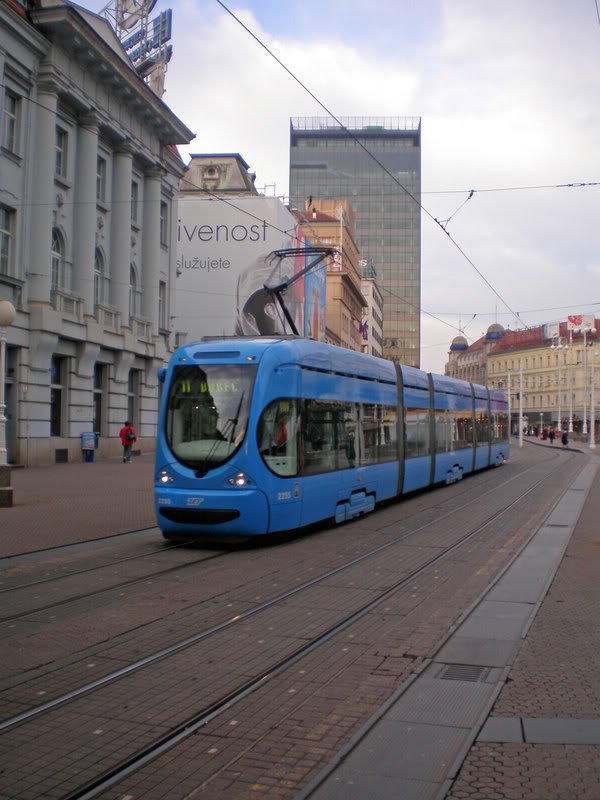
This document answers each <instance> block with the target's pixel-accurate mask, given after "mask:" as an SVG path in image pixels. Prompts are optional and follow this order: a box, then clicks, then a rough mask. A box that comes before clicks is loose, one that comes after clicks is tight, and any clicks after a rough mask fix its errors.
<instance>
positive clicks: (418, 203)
mask: <svg viewBox="0 0 600 800" xmlns="http://www.w3.org/2000/svg"><path fill="white" fill-rule="evenodd" d="M216 2H217V3H218V4H219V5H220V6H221V8H223V10H224V11H226V12H227V13H228V14H229V15H230V16H231V17H232V18H233V19H234V20H235V21H236V22H237V23H238V24H239V25H241V27H242V28H243V29H244V30H245V31H246V32H247V33H248V34H249V35H250V36H251V37H252V38H253V39H254V40H255V41H256V42H257V44H258V45H260V47H262V48H263V49H264V50H265V51H266V52H267V53H268V54H269V55H270V56H271V58H273V59H275V61H276V62H277V63H278V64H279V65H280V66H281V67H282V69H284V70H285V71H286V72H287V73H288V75H289V76H290V77H291V78H292V79H293V80H294V81H296V83H298V84H299V85H300V86H301V87H302V88H303V89H304V91H305V92H307V93H308V94H309V95H310V96H311V97H312V99H313V100H314V101H315V102H316V103H317V104H318V105H319V106H320V107H321V108H322V109H323V110H324V111H325V112H326V113H327V114H328V115H329V116H330V117H331V118H332V119H333V120H334V121H335V122H336V123H337V124H338V125H339V126H340V128H341V129H342V130H343V131H345V132H346V134H348V136H350V138H352V139H353V140H354V141H355V142H356V144H357V145H359V147H361V148H362V149H363V150H364V151H365V153H367V155H368V156H369V157H370V158H371V159H373V161H375V163H376V164H378V165H379V167H380V168H381V169H382V170H383V171H384V172H385V173H386V174H387V175H389V177H390V178H391V179H392V180H393V181H394V183H396V184H397V185H398V186H399V187H400V188H401V189H402V190H403V191H404V192H405V193H406V194H407V195H408V197H409V198H410V199H411V200H412V201H413V202H414V203H416V204H417V205H418V207H419V208H420V209H421V211H423V212H424V213H425V214H426V215H427V216H428V217H429V218H430V219H431V220H432V221H434V222H435V223H436V224H437V225H438V226H439V227H440V228H441V229H442V230H443V231H444V233H445V234H446V236H448V238H449V239H450V241H451V242H452V244H453V245H454V246H455V247H456V248H457V250H458V251H459V252H460V253H461V255H462V256H463V257H464V258H465V259H466V261H467V262H468V263H469V264H470V265H471V267H472V268H473V269H474V270H475V272H476V273H477V274H478V275H479V277H480V278H481V279H482V280H483V282H484V283H485V284H486V286H487V287H488V288H489V289H490V290H491V291H492V292H493V293H494V294H495V295H496V297H497V298H498V299H499V300H500V302H501V303H502V304H503V305H505V306H506V308H508V310H509V311H511V312H512V314H513V315H514V316H515V317H516V319H517V320H518V321H519V324H521V325H522V324H524V323H523V321H522V320H521V319H520V318H519V317H518V315H517V314H516V312H515V311H513V309H512V308H511V306H510V305H509V304H508V302H507V301H506V300H505V299H504V298H503V297H502V295H501V294H500V293H499V292H498V291H497V290H496V289H495V288H494V286H492V284H491V283H490V282H489V281H488V279H487V278H486V277H485V275H484V274H483V273H482V272H481V270H480V269H478V267H477V266H476V265H475V264H474V262H473V261H472V260H471V259H470V258H469V256H468V255H467V254H466V253H465V251H464V250H463V248H462V247H461V246H460V245H459V244H458V242H457V241H456V240H455V239H453V238H452V236H451V235H450V234H449V233H448V231H447V230H446V229H445V228H444V227H443V225H441V224H440V223H439V222H438V220H437V219H436V218H435V217H434V216H433V214H431V213H430V212H429V211H428V210H427V209H426V208H425V206H423V204H422V203H421V202H420V201H419V200H418V199H417V198H416V197H415V196H414V195H413V194H412V193H411V192H410V191H409V190H408V189H407V188H406V186H404V184H403V183H401V182H400V181H399V180H398V179H397V177H396V176H395V175H394V174H393V173H392V172H390V171H389V170H388V169H387V167H386V166H385V165H384V164H382V163H381V161H379V159H378V158H377V157H376V156H374V155H373V153H371V151H370V150H369V149H368V148H367V147H365V145H364V144H363V143H362V142H361V141H360V140H359V139H358V137H356V136H354V134H353V133H352V131H350V130H349V129H348V128H346V126H345V125H343V124H342V122H341V121H340V120H339V119H338V118H337V117H336V116H335V114H334V113H333V112H332V111H330V109H329V108H327V106H326V105H325V104H324V103H322V102H321V100H319V98H318V97H317V96H316V95H315V94H314V93H313V92H311V90H310V89H309V88H308V87H307V86H306V85H305V84H304V83H303V82H302V81H301V80H300V78H298V77H297V76H296V75H295V74H294V73H293V72H292V71H291V70H290V69H289V68H288V67H287V66H286V65H285V64H284V63H283V61H281V60H280V59H279V58H278V57H277V56H276V55H275V54H274V53H273V52H272V51H271V50H270V49H269V48H268V47H267V46H266V44H264V42H262V41H261V40H260V39H259V38H258V36H256V34H255V33H253V31H251V30H250V28H248V26H247V25H245V24H244V23H243V22H242V21H241V20H240V19H239V18H238V17H237V16H236V15H235V14H234V13H233V12H232V11H231V10H230V9H229V8H228V7H227V6H226V5H225V3H223V2H222V0H216Z"/></svg>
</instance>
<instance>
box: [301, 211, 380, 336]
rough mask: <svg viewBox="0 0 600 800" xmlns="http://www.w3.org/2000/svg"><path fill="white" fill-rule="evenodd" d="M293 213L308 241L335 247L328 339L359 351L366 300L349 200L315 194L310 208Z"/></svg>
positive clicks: (330, 267) (328, 282)
mask: <svg viewBox="0 0 600 800" xmlns="http://www.w3.org/2000/svg"><path fill="white" fill-rule="evenodd" d="M293 214H294V216H295V217H296V219H297V220H298V222H299V223H300V227H301V228H302V230H303V231H304V233H305V234H306V238H307V239H308V240H309V241H311V242H312V243H313V244H315V245H329V246H331V247H334V248H335V249H336V254H335V257H334V258H328V259H327V277H326V290H327V294H326V297H327V300H326V321H327V327H326V331H327V336H326V340H327V341H328V342H329V343H330V344H338V345H339V346H340V347H346V348H348V349H349V350H356V351H357V352H360V351H361V350H362V333H361V325H362V319H363V313H364V310H365V309H366V308H367V302H366V300H365V298H364V296H363V294H362V292H361V282H360V275H359V272H358V255H359V254H358V248H357V246H356V242H355V241H354V236H353V228H354V225H353V218H352V211H351V209H350V206H349V203H348V202H347V201H344V200H337V199H332V198H314V199H313V200H312V204H311V206H310V208H308V207H307V209H306V211H303V212H301V211H294V212H293Z"/></svg>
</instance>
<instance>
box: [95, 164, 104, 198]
mask: <svg viewBox="0 0 600 800" xmlns="http://www.w3.org/2000/svg"><path fill="white" fill-rule="evenodd" d="M96 163H97V166H96V202H98V203H103V202H104V201H105V199H106V159H105V158H102V156H98V161H97V162H96Z"/></svg>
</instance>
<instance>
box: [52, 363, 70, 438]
mask: <svg viewBox="0 0 600 800" xmlns="http://www.w3.org/2000/svg"><path fill="white" fill-rule="evenodd" d="M66 369H67V359H66V358H63V357H62V356H52V361H51V362H50V436H63V435H64V419H65V409H64V401H65V397H66V389H65V384H66Z"/></svg>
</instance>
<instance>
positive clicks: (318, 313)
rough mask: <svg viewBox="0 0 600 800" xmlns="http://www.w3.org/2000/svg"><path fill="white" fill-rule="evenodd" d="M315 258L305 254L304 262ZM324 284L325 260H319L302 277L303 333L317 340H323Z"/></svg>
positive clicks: (325, 284) (325, 275) (325, 282)
mask: <svg viewBox="0 0 600 800" xmlns="http://www.w3.org/2000/svg"><path fill="white" fill-rule="evenodd" d="M306 244H307V245H309V243H308V242H307V243H306ZM316 258H317V257H316V256H314V255H312V256H311V255H307V256H306V263H307V264H310V263H312V262H313V261H315V260H316ZM326 286H327V267H326V262H325V261H321V263H320V264H319V265H318V266H317V267H315V268H314V269H312V270H310V271H309V272H307V273H306V275H305V277H304V335H305V336H308V337H309V338H310V339H316V340H317V341H318V342H324V341H325V310H326V302H325V301H326Z"/></svg>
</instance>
